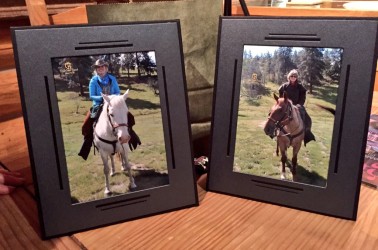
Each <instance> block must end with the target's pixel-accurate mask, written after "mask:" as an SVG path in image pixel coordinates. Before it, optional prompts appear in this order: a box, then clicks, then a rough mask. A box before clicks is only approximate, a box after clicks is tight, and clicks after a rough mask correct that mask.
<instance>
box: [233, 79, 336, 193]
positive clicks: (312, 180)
mask: <svg viewBox="0 0 378 250" xmlns="http://www.w3.org/2000/svg"><path fill="white" fill-rule="evenodd" d="M265 87H266V89H265V91H264V95H261V96H259V97H258V98H250V97H246V96H242V97H241V99H240V104H239V113H238V126H237V136H236V149H235V161H234V170H235V171H237V172H241V173H246V174H251V175H259V176H265V177H269V178H275V179H279V178H280V171H281V162H280V159H281V157H280V156H278V157H277V156H276V154H275V150H276V141H275V140H272V139H270V137H268V136H267V135H265V133H264V131H263V126H264V123H265V121H266V120H267V117H268V113H269V110H270V108H271V107H272V105H273V104H274V103H275V100H274V99H273V92H275V93H277V89H278V85H277V84H273V83H268V84H267V85H266V86H265ZM336 93H337V86H336V85H324V86H316V87H315V89H314V93H313V94H312V95H311V94H307V101H306V104H305V107H306V110H307V112H308V113H309V115H310V117H311V118H312V132H313V133H314V135H315V137H316V141H315V142H314V141H312V142H310V143H308V144H307V146H306V147H304V146H303V145H302V148H301V150H300V151H299V154H298V167H297V180H298V182H301V183H306V184H311V185H317V186H323V187H324V186H326V182H327V174H328V167H329V157H330V149H331V140H332V131H333V123H334V117H333V115H331V114H330V113H328V112H327V111H324V110H322V109H320V108H319V107H317V106H316V104H322V105H326V106H328V107H333V108H334V107H335V105H334V103H336ZM288 152H289V153H288V157H289V159H291V157H292V148H289V151H288ZM286 172H287V177H289V179H291V180H292V175H291V173H290V171H289V170H288V169H287V171H286ZM288 173H290V175H289V174H288Z"/></svg>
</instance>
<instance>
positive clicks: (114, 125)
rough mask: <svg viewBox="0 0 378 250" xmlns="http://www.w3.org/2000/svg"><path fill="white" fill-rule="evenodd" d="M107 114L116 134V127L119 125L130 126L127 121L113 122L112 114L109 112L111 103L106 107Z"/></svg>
mask: <svg viewBox="0 0 378 250" xmlns="http://www.w3.org/2000/svg"><path fill="white" fill-rule="evenodd" d="M106 115H107V116H108V120H109V123H110V126H112V129H113V135H114V136H116V135H117V133H116V132H117V131H116V129H117V128H119V127H127V128H128V127H129V125H128V124H127V123H120V124H118V123H116V122H113V121H112V118H111V116H112V115H111V114H109V105H108V106H107V108H106Z"/></svg>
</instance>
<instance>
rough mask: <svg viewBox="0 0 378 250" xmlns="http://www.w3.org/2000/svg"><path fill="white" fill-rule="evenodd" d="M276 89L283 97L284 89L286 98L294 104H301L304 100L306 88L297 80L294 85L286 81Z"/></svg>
mask: <svg viewBox="0 0 378 250" xmlns="http://www.w3.org/2000/svg"><path fill="white" fill-rule="evenodd" d="M278 91H279V93H280V97H283V93H284V91H286V93H287V96H288V98H289V99H290V100H291V101H292V102H293V104H294V105H297V104H300V105H302V106H303V105H304V103H305V101H306V92H307V90H306V89H305V87H303V85H302V84H301V83H299V82H297V83H296V84H295V85H292V84H290V82H286V83H284V84H282V85H281V86H280V88H279V89H278Z"/></svg>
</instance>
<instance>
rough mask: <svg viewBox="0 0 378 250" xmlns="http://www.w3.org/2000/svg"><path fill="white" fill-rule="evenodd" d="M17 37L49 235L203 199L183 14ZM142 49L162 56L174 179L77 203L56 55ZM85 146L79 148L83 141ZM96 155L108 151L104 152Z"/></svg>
mask: <svg viewBox="0 0 378 250" xmlns="http://www.w3.org/2000/svg"><path fill="white" fill-rule="evenodd" d="M12 38H13V46H14V50H15V60H16V66H17V76H18V81H19V88H20V95H21V101H22V108H23V114H24V121H25V129H26V134H27V142H28V147H29V155H30V163H31V167H32V172H33V179H34V184H35V192H36V197H37V203H38V210H39V218H40V226H41V232H42V238H44V239H48V238H51V237H56V236H60V235H66V234H70V233H73V232H78V231H82V230H86V229H90V228H96V227H100V226H104V225H109V224H113V223H117V222H122V221H127V220H132V219H137V218H141V217H145V216H150V215H154V214H159V213H163V212H168V211H172V210H176V209H181V208H187V207H192V206H196V205H198V194H197V187H196V181H195V173H194V168H193V156H192V155H193V153H192V148H191V131H190V123H189V113H188V97H187V91H186V81H185V72H184V64H183V53H182V42H181V33H180V22H179V21H178V20H171V21H163V22H140V23H120V24H102V25H72V26H49V27H32V28H24V27H21V28H12ZM141 51H153V52H155V56H156V71H157V75H158V78H157V82H158V96H159V97H160V98H159V99H160V107H161V119H160V120H161V122H162V128H163V129H162V132H163V135H162V140H163V142H164V148H165V156H166V157H165V159H166V164H167V171H168V179H169V183H168V184H165V185H158V186H156V187H152V188H145V189H141V190H137V191H131V192H127V193H123V194H118V195H115V196H109V197H104V198H101V199H95V200H92V201H88V202H80V203H74V202H72V197H71V191H70V185H69V177H68V170H67V169H68V166H67V161H66V156H65V149H64V137H63V132H62V126H61V115H60V113H59V112H60V111H59V105H58V102H60V101H61V100H59V99H58V97H57V95H58V94H57V93H58V92H57V90H56V89H55V80H54V75H53V74H54V73H53V65H52V63H53V60H54V59H56V58H64V57H68V58H74V57H86V56H93V55H105V54H112V53H133V52H141ZM139 91H142V90H139ZM151 91H152V90H151ZM155 91H156V90H155ZM137 92H138V91H134V97H133V96H132V94H131V93H133V90H131V91H130V94H129V95H130V96H129V98H134V99H135V98H137V97H135V95H138V93H137ZM122 94H123V90H122ZM155 94H156V93H155ZM134 101H135V100H134ZM126 103H127V101H126ZM128 105H129V104H128ZM156 122H159V120H157V121H156ZM137 125H138V121H136V126H137ZM136 132H137V133H138V135H139V137H140V139H141V141H142V145H141V146H143V141H144V143H146V139H145V138H143V135H142V134H140V132H138V129H136ZM82 140H83V138H82V136H81V134H78V135H77V141H80V144H81V142H82ZM141 146H140V147H141ZM138 149H140V148H137V149H135V151H138ZM77 150H78V151H77V153H78V152H79V150H80V148H77ZM133 152H134V151H133ZM133 152H131V153H130V154H132V153H133ZM96 157H100V156H99V154H98V155H97V156H96ZM83 162H84V161H83ZM94 167H98V166H94ZM117 168H118V166H117ZM101 180H102V181H103V178H101ZM136 184H137V186H138V183H136Z"/></svg>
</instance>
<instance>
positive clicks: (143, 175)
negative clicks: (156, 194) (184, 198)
mask: <svg viewBox="0 0 378 250" xmlns="http://www.w3.org/2000/svg"><path fill="white" fill-rule="evenodd" d="M137 172H139V171H137ZM134 180H135V184H136V185H137V187H136V188H133V189H131V190H130V191H140V190H145V189H150V188H155V187H159V186H165V185H168V184H169V178H168V174H165V173H159V172H155V171H147V172H146V171H141V172H139V173H138V174H137V175H136V176H135V177H134Z"/></svg>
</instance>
